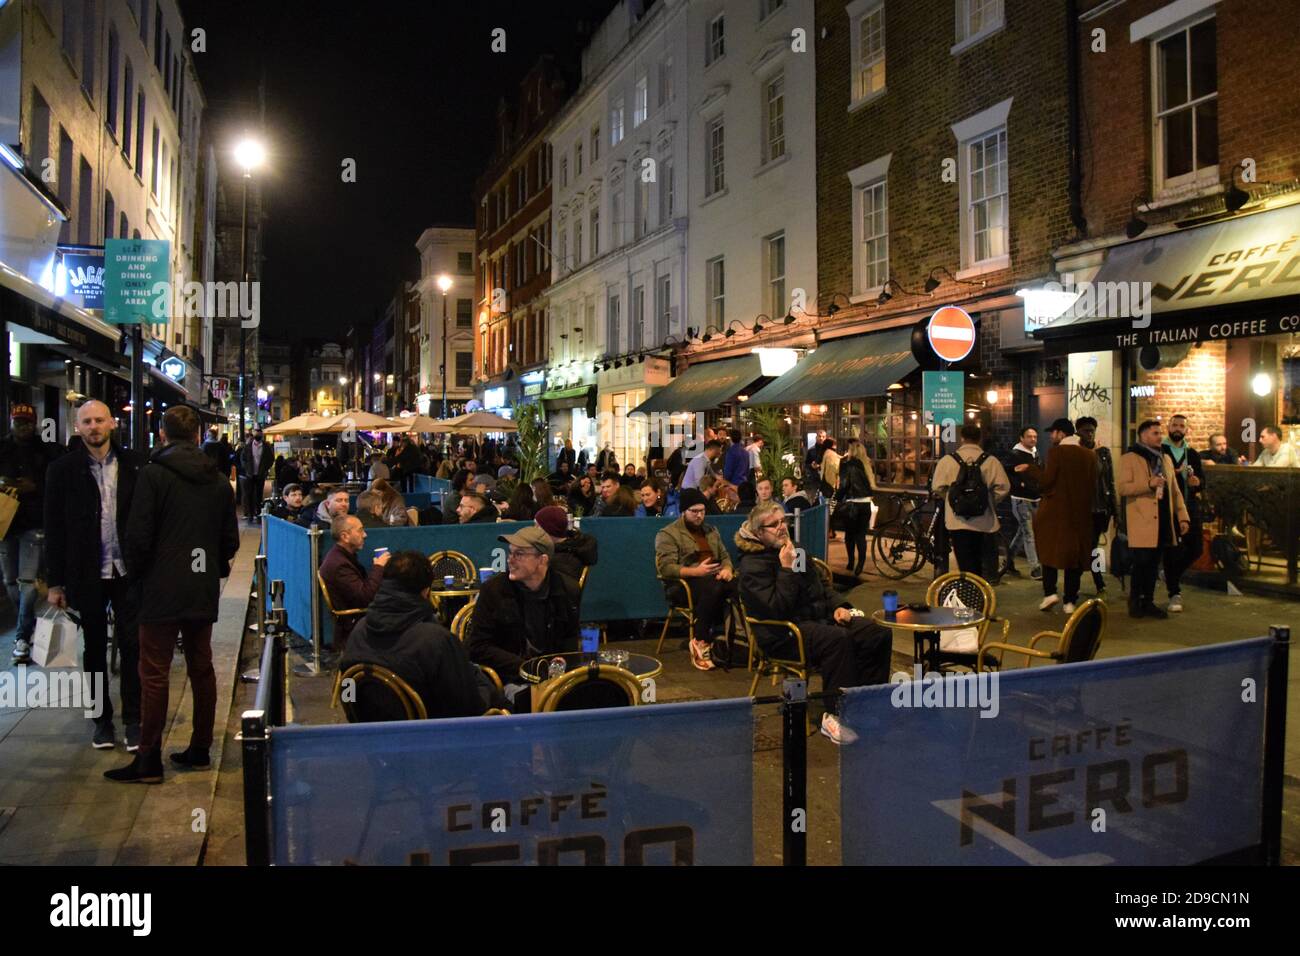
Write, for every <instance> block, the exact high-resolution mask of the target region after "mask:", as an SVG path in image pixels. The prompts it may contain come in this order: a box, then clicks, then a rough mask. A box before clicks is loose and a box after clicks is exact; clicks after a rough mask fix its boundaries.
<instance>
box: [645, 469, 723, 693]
mask: <svg viewBox="0 0 1300 956" xmlns="http://www.w3.org/2000/svg"><path fill="white" fill-rule="evenodd" d="M678 503H679V505H680V507H681V511H682V516H681V517H680V518H678V519H677V520H676V521H674V522H673V523H672V524H670V525H668V526H667V527H666V528H664V529H663V530H661V531H660V532H659V533H658V534H657V535H655V573H657V574H658V575H659V578H660V580H662V581H663V582H664V591H665V593H666V594H667V596H668V600H669V601H670V602H671V603H673V604H674V605H679V606H680V605H685V604H686V591H685V589H684V588H683V587H682V582H683V581H685V582H688V586H689V587H690V589H691V603H692V606H693V607H694V611H695V632H694V633H693V634H692V635H691V663H692V664H694V665H695V666H696V667H697V668H698V669H699V670H702V671H711V670H713V655H712V652H711V650H710V648H711V646H712V636H713V634H714V632H715V631H717V630H721V628H722V624H723V620H724V617H725V615H726V611H727V605H728V603H729V602H730V601H731V600H732V599H733V598H734V597H735V596H736V573H735V570H734V569H733V568H732V566H731V556H730V555H729V554H727V549H726V548H725V547H724V546H723V544H722V535H720V534H718V529H717V528H715V527H713V526H712V525H709V524H705V523H704V518H705V515H706V514H707V507H708V502H707V499H706V498H705V497H704V494H703V492H701V491H700V490H699V489H698V488H685V489H683V490H682V493H681V497H680V498H679V499H678Z"/></svg>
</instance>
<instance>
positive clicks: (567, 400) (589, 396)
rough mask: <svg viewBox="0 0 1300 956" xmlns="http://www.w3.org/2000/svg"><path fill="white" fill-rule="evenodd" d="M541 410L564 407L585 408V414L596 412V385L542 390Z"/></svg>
mask: <svg viewBox="0 0 1300 956" xmlns="http://www.w3.org/2000/svg"><path fill="white" fill-rule="evenodd" d="M540 401H541V403H542V410H543V411H544V412H545V413H546V414H548V415H549V414H550V413H551V412H555V411H561V410H563V409H566V408H586V409H587V414H588V415H589V416H590V415H595V414H596V386H595V385H574V386H572V387H570V388H555V389H551V391H549V392H542V394H541V396H540Z"/></svg>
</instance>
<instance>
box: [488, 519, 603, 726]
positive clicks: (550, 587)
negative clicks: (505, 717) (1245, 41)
mask: <svg viewBox="0 0 1300 956" xmlns="http://www.w3.org/2000/svg"><path fill="white" fill-rule="evenodd" d="M497 540H499V541H502V542H504V543H505V544H506V545H507V546H509V548H510V552H509V559H508V564H507V569H508V573H507V574H497V575H493V576H492V577H491V578H489V579H488V580H487V582H486V583H485V584H484V585H483V587H482V588H481V589H480V590H479V597H478V603H477V604H475V605H474V618H473V621H472V623H471V624H470V634H469V656H470V660H472V661H474V663H476V664H484V665H486V666H488V667H491V668H492V669H493V670H495V671H496V672H497V675H498V676H499V677H500V678H501V680H502V681H503V682H504V683H505V685H506V697H507V698H508V699H510V701H511V702H512V704H513V709H514V711H515V712H516V713H523V712H525V711H527V710H528V709H529V695H528V693H527V687H526V686H525V682H524V680H523V678H522V677H521V676H520V675H519V668H520V667H521V666H522V665H523V663H524V661H526V660H528V659H529V658H533V657H540V656H541V655H543V654H557V653H563V652H565V651H576V650H577V649H578V582H577V581H575V580H574V579H573V578H570V577H569V576H568V575H565V574H560V573H558V572H555V571H552V570H551V560H552V559H553V558H554V557H555V545H554V544H553V543H552V542H551V537H550V535H548V534H547V533H546V532H545V531H543V530H542V529H541V528H538V527H531V528H524V529H523V530H521V531H517V532H515V533H514V534H503V535H501V536H500V537H499V538H498V539H497Z"/></svg>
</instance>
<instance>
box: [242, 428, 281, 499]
mask: <svg viewBox="0 0 1300 956" xmlns="http://www.w3.org/2000/svg"><path fill="white" fill-rule="evenodd" d="M273 461H274V456H273V455H272V453H271V448H270V447H269V446H268V445H267V444H266V442H264V441H262V429H260V428H254V429H253V431H252V433H251V435H250V436H249V439H248V441H247V442H245V443H244V447H243V448H241V449H240V450H239V478H240V481H241V482H243V486H244V520H245V521H256V520H257V516H258V513H259V512H260V511H261V510H262V488H263V486H264V485H265V484H266V476H267V475H268V474H270V473H271V465H272V463H273Z"/></svg>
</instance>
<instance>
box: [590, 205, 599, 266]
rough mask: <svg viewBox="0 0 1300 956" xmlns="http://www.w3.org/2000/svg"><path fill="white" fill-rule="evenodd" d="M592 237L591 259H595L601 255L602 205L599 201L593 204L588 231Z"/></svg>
mask: <svg viewBox="0 0 1300 956" xmlns="http://www.w3.org/2000/svg"><path fill="white" fill-rule="evenodd" d="M587 234H588V235H589V236H591V258H592V259H595V258H596V257H597V256H598V255H600V203H599V200H598V201H596V202H593V203H592V204H591V224H590V228H588V230H587Z"/></svg>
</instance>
